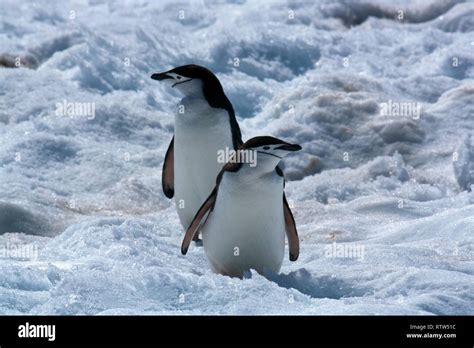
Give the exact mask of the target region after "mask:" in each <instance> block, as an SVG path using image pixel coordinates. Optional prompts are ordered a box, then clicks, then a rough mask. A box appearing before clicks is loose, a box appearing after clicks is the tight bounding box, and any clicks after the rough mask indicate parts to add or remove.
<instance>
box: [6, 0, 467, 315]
mask: <svg viewBox="0 0 474 348" xmlns="http://www.w3.org/2000/svg"><path fill="white" fill-rule="evenodd" d="M0 6H1V14H2V15H1V22H0V26H1V31H0V38H1V49H0V55H2V59H1V60H0V61H3V62H4V64H6V63H5V62H7V63H8V62H9V63H10V64H11V62H15V58H16V57H20V63H22V64H23V67H22V68H19V69H10V68H1V69H0V79H1V83H0V96H1V104H0V141H1V142H0V313H1V314H471V315H472V314H474V205H473V203H474V194H473V192H472V191H471V189H472V187H471V185H474V131H473V130H474V35H473V31H474V2H472V1H465V2H462V1H452V0H443V1H425V0H417V1H408V0H404V1H398V4H397V1H373V0H372V1H366V0H362V1H342V0H341V1H333V0H328V1H320V2H306V1H304V2H286V1H227V2H226V1H188V2H186V1H180V2H167V1H144V0H142V1H130V2H126V1H111V2H106V1H96V0H89V1H66V2H63V1H58V2H52V1H46V0H44V1H21V2H18V1H16V0H1V2H0ZM187 63H196V64H202V65H205V66H207V67H209V68H210V69H212V70H213V71H214V72H215V73H216V74H217V75H218V76H219V78H220V80H221V82H222V84H223V85H224V88H225V90H226V93H227V95H228V96H229V98H230V99H231V101H232V103H233V104H234V107H235V109H236V112H237V114H238V118H239V122H240V125H241V128H242V131H243V136H244V139H248V138H250V137H252V136H255V135H273V136H277V137H280V138H283V139H285V140H287V141H290V142H295V143H299V144H301V145H302V146H303V149H304V151H302V152H301V153H299V154H295V155H294V156H291V157H289V158H288V159H287V160H285V163H284V167H285V173H286V176H287V179H288V180H289V181H288V183H287V186H286V191H287V195H288V197H289V199H290V200H291V204H292V205H293V212H294V215H295V218H296V222H297V226H298V229H299V233H300V237H301V254H300V258H299V260H298V261H297V262H293V263H290V262H289V261H288V259H287V258H285V261H284V264H283V268H282V271H281V274H279V275H276V274H273V275H267V276H266V277H264V276H262V275H259V274H257V273H252V274H251V275H249V276H248V277H247V278H245V279H243V280H240V279H231V278H228V277H224V276H220V275H216V274H213V273H212V272H211V271H210V270H209V267H208V264H207V261H206V258H205V256H204V252H203V248H202V247H196V246H192V247H191V249H190V251H189V253H188V255H186V256H182V255H181V254H180V248H179V246H180V243H181V239H182V236H183V231H182V229H181V226H180V224H179V221H178V217H177V214H176V211H175V207H174V203H173V202H171V201H169V200H167V199H166V198H165V196H164V195H163V193H162V191H161V165H162V161H163V154H164V152H165V151H166V147H167V145H168V143H169V140H170V138H171V133H172V129H173V116H172V114H171V110H172V109H173V107H174V105H176V104H177V103H178V101H179V98H178V96H177V95H175V94H172V93H171V92H170V91H169V90H167V89H165V88H164V87H162V86H160V84H159V83H157V82H156V81H153V80H151V79H150V78H149V76H150V73H152V72H156V71H161V70H166V69H169V68H172V67H174V66H178V65H182V64H187ZM25 66H27V67H25ZM67 103H85V104H81V105H83V106H90V107H91V109H90V110H88V111H90V112H89V113H87V112H85V111H87V110H83V112H82V113H81V112H77V113H69V112H67V111H64V110H63V112H61V105H64V104H65V105H66V106H67V105H68V104H67ZM66 110H67V108H66ZM19 232H23V233H19ZM343 251H345V253H344V252H343Z"/></svg>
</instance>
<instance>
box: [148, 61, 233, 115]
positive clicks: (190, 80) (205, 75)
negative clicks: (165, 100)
mask: <svg viewBox="0 0 474 348" xmlns="http://www.w3.org/2000/svg"><path fill="white" fill-rule="evenodd" d="M151 78H152V79H153V80H157V81H163V82H165V83H168V84H169V85H170V86H171V88H173V89H176V90H178V91H179V92H181V94H182V95H183V96H184V97H196V96H202V95H204V97H205V98H206V99H207V101H208V102H209V104H210V105H211V106H212V107H220V108H227V107H228V104H230V102H229V100H228V99H227V97H226V96H225V94H224V90H223V88H222V85H221V83H220V82H219V80H218V79H217V77H216V75H214V73H213V72H212V71H210V70H209V69H207V68H205V67H203V66H200V65H195V64H190V65H182V66H178V67H176V68H174V69H171V70H168V71H164V72H160V73H156V74H153V75H151Z"/></svg>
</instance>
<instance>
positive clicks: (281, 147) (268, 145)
mask: <svg viewBox="0 0 474 348" xmlns="http://www.w3.org/2000/svg"><path fill="white" fill-rule="evenodd" d="M241 149H242V150H253V151H254V152H255V153H256V156H257V158H256V161H255V165H253V167H255V168H256V169H257V171H258V172H264V173H267V172H271V171H273V170H274V169H275V167H276V166H277V165H278V163H279V162H280V161H281V160H282V159H283V158H284V157H285V156H286V155H288V154H289V153H291V152H295V151H299V150H301V146H300V145H298V144H290V143H287V142H286V141H283V140H281V139H277V138H274V137H270V136H260V137H254V138H252V139H249V140H247V141H246V142H245V143H244V144H243V145H242V148H241ZM250 167H252V163H250Z"/></svg>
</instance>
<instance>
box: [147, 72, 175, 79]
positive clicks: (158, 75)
mask: <svg viewBox="0 0 474 348" xmlns="http://www.w3.org/2000/svg"><path fill="white" fill-rule="evenodd" d="M151 78H152V79H153V80H157V81H162V80H166V79H172V77H171V76H168V75H167V74H166V73H165V72H164V73H156V74H153V75H151Z"/></svg>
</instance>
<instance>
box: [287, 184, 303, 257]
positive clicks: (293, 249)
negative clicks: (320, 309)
mask: <svg viewBox="0 0 474 348" xmlns="http://www.w3.org/2000/svg"><path fill="white" fill-rule="evenodd" d="M283 215H284V216H285V230H286V236H287V238H288V246H289V248H290V261H296V260H297V259H298V256H299V255H300V240H299V237H298V232H297V231H296V224H295V218H294V217H293V214H292V213H291V209H290V206H289V205H288V201H287V200H286V195H285V193H283Z"/></svg>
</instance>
